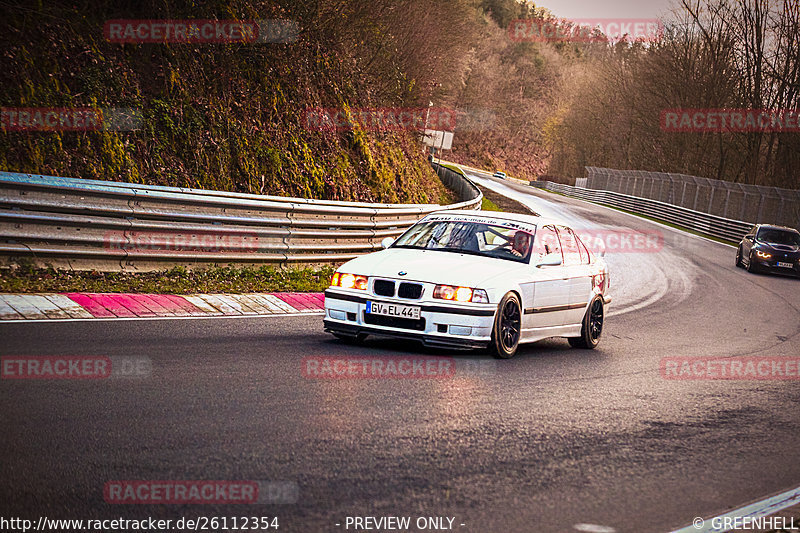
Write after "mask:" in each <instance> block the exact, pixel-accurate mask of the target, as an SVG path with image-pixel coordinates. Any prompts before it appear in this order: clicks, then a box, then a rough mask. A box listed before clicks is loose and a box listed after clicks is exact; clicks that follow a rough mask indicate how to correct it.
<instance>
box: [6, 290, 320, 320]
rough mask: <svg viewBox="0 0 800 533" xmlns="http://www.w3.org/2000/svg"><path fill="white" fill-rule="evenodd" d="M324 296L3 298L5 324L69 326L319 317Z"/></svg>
mask: <svg viewBox="0 0 800 533" xmlns="http://www.w3.org/2000/svg"><path fill="white" fill-rule="evenodd" d="M323 309H324V297H323V295H322V293H306V292H273V293H268V294H267V293H251V294H190V295H176V294H129V293H91V292H64V293H37V294H0V320H69V319H73V320H75V319H81V320H85V319H96V318H103V319H113V318H170V317H210V316H218V317H237V316H241V317H244V316H273V315H295V314H306V313H320V312H322V311H323Z"/></svg>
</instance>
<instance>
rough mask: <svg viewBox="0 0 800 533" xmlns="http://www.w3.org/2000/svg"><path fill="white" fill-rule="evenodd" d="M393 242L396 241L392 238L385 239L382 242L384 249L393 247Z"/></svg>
mask: <svg viewBox="0 0 800 533" xmlns="http://www.w3.org/2000/svg"><path fill="white" fill-rule="evenodd" d="M393 242H394V239H393V238H392V237H385V238H384V239H383V240H382V241H381V247H382V248H388V247H390V246H391V245H392V243H393Z"/></svg>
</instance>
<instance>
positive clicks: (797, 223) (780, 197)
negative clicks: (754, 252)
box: [575, 167, 800, 229]
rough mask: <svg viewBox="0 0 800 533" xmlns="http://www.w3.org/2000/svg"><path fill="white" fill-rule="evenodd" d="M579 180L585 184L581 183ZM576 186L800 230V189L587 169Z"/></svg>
mask: <svg viewBox="0 0 800 533" xmlns="http://www.w3.org/2000/svg"><path fill="white" fill-rule="evenodd" d="M579 181H583V183H580V182H579ZM575 186H577V187H585V188H587V189H596V190H602V191H611V192H618V193H621V194H627V195H630V196H636V197H639V198H649V199H651V200H657V201H660V202H664V203H667V204H672V205H676V206H680V207H685V208H687V209H691V210H692V211H696V212H701V213H708V214H710V215H716V216H718V217H723V218H730V219H735V220H746V221H749V222H752V223H754V224H755V223H769V224H778V225H783V226H793V227H796V228H798V229H800V190H797V189H782V188H779V187H767V186H764V185H749V184H744V183H733V182H730V181H723V180H717V179H711V178H702V177H698V176H689V175H686V174H672V173H667V172H651V171H645V170H615V169H611V168H598V167H586V178H579V179H578V180H576V182H575Z"/></svg>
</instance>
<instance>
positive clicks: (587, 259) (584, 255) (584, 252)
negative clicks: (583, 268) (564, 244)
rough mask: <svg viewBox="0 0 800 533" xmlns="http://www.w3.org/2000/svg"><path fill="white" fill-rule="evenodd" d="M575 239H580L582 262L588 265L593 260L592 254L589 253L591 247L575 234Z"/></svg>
mask: <svg viewBox="0 0 800 533" xmlns="http://www.w3.org/2000/svg"><path fill="white" fill-rule="evenodd" d="M575 240H576V241H578V252H579V253H580V254H581V264H582V265H588V264H590V263H591V262H592V256H591V254H589V249H588V248H586V245H585V244H583V241H582V240H581V238H580V237H578V236H577V235H575Z"/></svg>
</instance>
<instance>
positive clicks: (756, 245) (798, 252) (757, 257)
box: [736, 224, 800, 276]
mask: <svg viewBox="0 0 800 533" xmlns="http://www.w3.org/2000/svg"><path fill="white" fill-rule="evenodd" d="M736 266H737V267H740V268H747V270H748V272H772V273H778V274H789V275H795V276H800V231H797V230H796V229H794V228H787V227H784V226H772V225H769V224H756V225H755V226H753V227H752V228H751V229H750V231H748V232H747V235H745V236H744V238H743V239H742V241H741V242H740V243H739V248H738V249H737V250H736Z"/></svg>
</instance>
